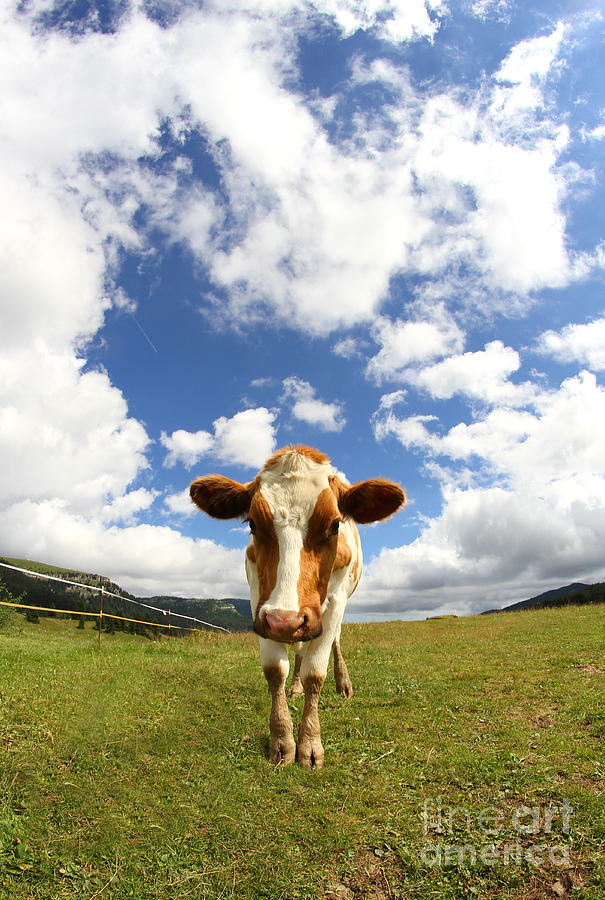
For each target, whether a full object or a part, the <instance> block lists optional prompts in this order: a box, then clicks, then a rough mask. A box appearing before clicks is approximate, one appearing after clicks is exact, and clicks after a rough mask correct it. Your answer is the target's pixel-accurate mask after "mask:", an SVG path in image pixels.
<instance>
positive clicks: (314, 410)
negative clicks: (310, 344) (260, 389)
mask: <svg viewBox="0 0 605 900" xmlns="http://www.w3.org/2000/svg"><path fill="white" fill-rule="evenodd" d="M315 395H316V390H315V388H314V387H312V386H311V385H310V384H309V382H308V381H305V380H304V379H302V378H297V377H296V376H295V375H292V376H290V377H289V378H284V380H283V394H282V399H284V400H286V401H290V402H291V403H292V415H293V416H294V418H295V419H298V420H299V421H301V422H306V423H307V425H314V426H316V427H317V428H319V429H320V430H321V431H342V429H343V428H344V427H345V425H346V422H347V420H346V419H345V417H344V415H343V409H342V404H340V403H326V402H325V401H324V400H320V399H319V398H318V397H316V396H315Z"/></svg>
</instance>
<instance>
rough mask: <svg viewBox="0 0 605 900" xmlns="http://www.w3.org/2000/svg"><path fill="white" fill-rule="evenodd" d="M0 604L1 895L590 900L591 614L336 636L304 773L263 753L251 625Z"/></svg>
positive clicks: (263, 711) (598, 616) (264, 726)
mask: <svg viewBox="0 0 605 900" xmlns="http://www.w3.org/2000/svg"><path fill="white" fill-rule="evenodd" d="M11 615H12V617H13V620H14V621H13V624H12V625H8V626H7V625H5V626H4V628H3V629H2V630H0V900H9V898H10V900H25V898H28V900H29V898H37V900H42V898H49V900H50V898H52V900H56V898H75V897H86V898H89V900H92V898H97V897H101V898H103V900H107V898H113V900H123V898H137V900H147V898H149V900H151V898H153V900H157V898H160V900H163V898H175V900H176V898H179V900H180V898H185V897H191V898H217V900H218V898H219V897H220V898H232V900H235V898H237V900H252V898H267V900H366V898H369V900H393V898H405V900H429V898H431V900H435V898H437V900H463V898H464V900H467V898H481V900H513V898H514V900H542V898H555V897H559V898H561V897H571V898H576V897H577V898H583V900H602V898H603V896H605V864H604V861H603V854H602V849H603V843H604V841H605V821H604V817H603V797H604V794H603V791H604V788H605V771H604V765H603V758H604V756H603V740H604V738H605V672H604V670H605V646H604V640H603V635H604V634H605V607H603V606H597V605H595V606H585V607H581V608H578V607H564V608H561V609H542V610H528V611H526V612H523V613H510V614H509V615H507V616H477V617H473V618H460V619H454V618H450V619H441V620H432V621H425V622H389V623H383V624H372V625H347V626H345V627H344V628H343V636H342V643H343V650H344V653H345V656H346V658H347V661H348V665H349V669H350V672H351V677H352V679H353V684H354V688H355V696H354V698H353V699H352V700H351V701H345V700H343V699H342V698H341V697H340V696H338V695H336V693H335V690H334V681H333V678H332V676H331V674H330V675H329V677H328V680H327V682H326V686H325V688H324V692H323V694H322V698H321V701H320V707H321V720H322V729H323V738H324V745H325V750H326V767H325V769H323V770H322V771H320V772H308V771H306V770H302V769H301V768H300V767H298V766H296V765H293V766H290V767H287V768H285V769H281V768H277V769H274V768H273V767H272V766H271V765H270V763H269V762H268V760H267V758H266V751H267V736H268V708H269V698H268V695H267V688H266V684H265V681H264V678H263V676H262V672H261V670H260V665H259V661H258V649H257V642H256V638H255V636H254V635H252V634H246V633H240V634H234V635H221V634H216V633H209V632H207V633H200V634H198V635H196V636H192V637H191V638H185V639H183V640H179V641H168V640H162V641H160V642H157V641H156V642H151V641H146V640H143V639H141V638H137V637H136V636H134V635H127V634H115V635H113V636H107V637H105V638H104V639H103V641H102V642H101V647H100V648H99V647H98V646H97V643H96V640H95V639H94V635H93V634H92V632H91V631H90V630H89V629H86V630H84V631H82V630H80V631H78V630H77V629H76V627H75V623H74V622H68V621H58V620H56V619H47V620H43V621H42V623H41V624H40V625H39V626H31V625H28V624H26V623H24V621H23V618H22V617H21V616H17V615H16V614H15V613H12V614H11ZM290 707H291V710H292V715H293V718H294V720H295V722H298V721H300V716H301V712H302V700H301V699H296V700H292V701H290ZM567 804H568V806H569V807H571V809H572V812H571V813H568V814H567V825H568V826H569V827H566V823H565V813H564V811H563V812H562V810H565V809H566V808H568V806H567ZM532 809H533V810H534V811H535V813H532V812H530V811H528V810H532ZM496 813H497V814H498V815H497V816H496ZM533 824H535V826H536V832H535V833H530V827H531V826H532V825H533ZM507 847H509V850H507V849H506V848H507ZM536 847H538V848H539V847H542V850H540V849H538V850H536V849H535V848H536ZM448 848H450V849H448ZM451 848H454V849H453V850H451ZM456 848H458V849H456ZM465 848H466V849H465ZM532 848H533V849H532ZM473 850H474V852H475V853H476V858H475V859H474V860H473V858H472V853H471V851H473ZM446 851H447V854H448V856H447V858H446V855H445V854H446ZM460 851H461V852H462V856H461V857H459V856H458V853H459V852H460ZM494 854H496V856H494ZM498 854H499V855H498ZM528 854H529V858H528ZM532 861H533V863H536V864H535V865H534V864H532Z"/></svg>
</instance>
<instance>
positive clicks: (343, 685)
mask: <svg viewBox="0 0 605 900" xmlns="http://www.w3.org/2000/svg"><path fill="white" fill-rule="evenodd" d="M336 690H337V691H338V693H339V694H341V695H342V696H343V697H346V699H347V700H350V699H351V697H352V696H353V685H352V684H351V679H350V678H345V679H344V680H343V681H341V682H339V684H337V685H336Z"/></svg>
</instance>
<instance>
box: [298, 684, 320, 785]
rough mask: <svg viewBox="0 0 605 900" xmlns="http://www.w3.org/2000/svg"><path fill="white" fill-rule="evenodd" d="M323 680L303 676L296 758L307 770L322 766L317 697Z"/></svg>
mask: <svg viewBox="0 0 605 900" xmlns="http://www.w3.org/2000/svg"><path fill="white" fill-rule="evenodd" d="M324 680H325V676H324V675H315V674H313V675H306V676H303V679H302V683H303V688H304V691H305V706H304V709H303V714H302V719H301V721H300V725H299V726H298V746H297V758H298V761H299V763H300V764H301V766H304V767H305V768H307V769H312V768H313V766H315V768H316V769H321V768H322V767H323V764H324V748H323V745H322V743H321V728H320V726H319V695H320V694H321V689H322V687H323V683H324Z"/></svg>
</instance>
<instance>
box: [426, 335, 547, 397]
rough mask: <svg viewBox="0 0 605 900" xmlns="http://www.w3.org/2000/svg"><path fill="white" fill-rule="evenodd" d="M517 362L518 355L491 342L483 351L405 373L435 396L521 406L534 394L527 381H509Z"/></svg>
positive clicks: (510, 349)
mask: <svg viewBox="0 0 605 900" xmlns="http://www.w3.org/2000/svg"><path fill="white" fill-rule="evenodd" d="M520 365H521V361H520V359H519V354H518V353H517V351H516V350H513V348H512V347H505V346H504V344H503V343H502V341H492V342H491V343H489V344H487V345H486V347H485V350H478V351H476V352H474V353H464V354H462V355H459V356H450V357H449V358H448V359H444V360H442V361H441V362H438V363H436V364H435V365H434V366H426V367H425V368H421V369H418V370H416V371H414V372H410V373H409V381H410V383H412V384H414V385H415V386H416V387H418V388H421V389H424V390H426V391H428V393H429V394H430V395H431V396H432V397H435V398H437V399H440V400H446V399H449V398H451V397H453V396H454V395H455V394H460V395H462V396H464V397H469V398H475V399H477V400H482V401H484V402H485V403H489V404H492V405H496V404H504V405H510V406H523V405H524V404H526V403H528V402H529V401H530V400H531V399H532V397H533V396H534V394H535V388H534V387H533V385H531V384H529V383H527V382H526V383H524V384H513V383H512V382H511V381H510V380H509V376H510V375H512V374H513V373H514V372H516V371H517V370H518V369H519V367H520Z"/></svg>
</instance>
